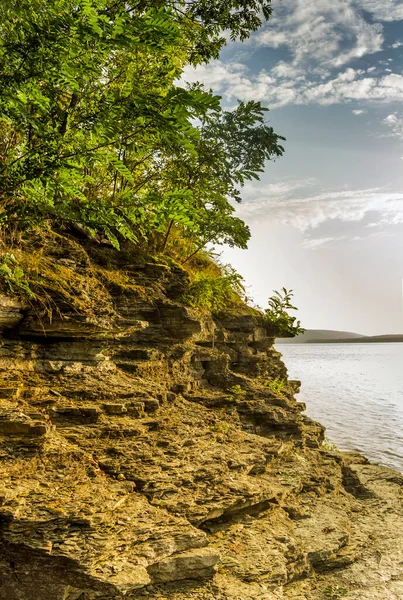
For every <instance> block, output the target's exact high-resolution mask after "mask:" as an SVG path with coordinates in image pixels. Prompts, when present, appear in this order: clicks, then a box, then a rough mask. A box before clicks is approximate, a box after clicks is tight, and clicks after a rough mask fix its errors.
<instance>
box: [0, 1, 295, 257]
mask: <svg viewBox="0 0 403 600" xmlns="http://www.w3.org/2000/svg"><path fill="white" fill-rule="evenodd" d="M260 11H262V12H260ZM269 14H270V3H269V2H267V1H263V0H232V1H230V2H224V0H197V1H186V2H185V1H183V2H181V1H179V2H173V1H169V0H164V1H162V0H157V1H153V2H151V1H149V0H134V1H133V2H132V3H130V4H128V3H127V2H126V1H124V0H77V1H75V2H72V0H24V2H21V0H5V2H4V3H3V14H2V22H1V23H0V114H1V117H0V156H1V162H2V164H1V166H0V225H1V226H2V227H3V229H7V228H16V227H17V228H19V229H24V228H30V227H42V226H45V225H46V226H50V227H57V228H60V227H68V226H69V224H75V225H80V226H81V227H82V228H85V229H86V230H87V232H88V233H89V234H92V235H94V234H96V233H98V234H101V235H103V236H106V237H108V238H109V240H110V241H111V242H112V243H113V244H114V245H115V246H116V247H118V246H119V240H121V239H125V238H126V239H129V240H131V241H133V242H136V243H138V242H139V240H141V239H142V238H145V239H148V238H150V236H152V235H154V233H155V234H156V235H157V236H160V239H161V242H162V247H165V246H166V244H167V243H168V240H169V235H170V231H171V230H172V227H178V228H179V229H180V231H181V233H182V235H184V236H187V237H189V238H190V239H191V240H192V241H193V242H194V245H195V248H198V247H202V246H203V245H204V244H206V243H207V242H209V241H214V242H225V243H229V244H232V245H238V246H241V247H245V246H246V242H247V239H248V237H249V230H248V228H247V227H246V226H245V224H244V223H243V222H242V221H241V220H240V219H237V218H236V217H235V216H234V215H233V212H234V208H233V206H232V204H231V200H235V201H239V200H240V191H239V188H240V187H242V185H243V184H244V182H245V181H246V180H247V179H250V178H255V177H258V174H259V172H261V171H262V169H263V166H264V163H265V161H266V160H269V159H271V158H273V157H275V156H280V155H281V153H282V151H283V149H282V147H281V146H280V145H279V143H278V142H279V140H281V139H282V138H280V136H277V135H276V134H275V133H274V132H273V130H272V129H271V128H270V127H268V126H267V125H265V123H264V118H263V111H264V109H263V108H262V107H261V106H260V104H259V103H246V104H242V103H241V104H240V105H239V107H238V108H237V109H236V110H235V111H233V112H224V111H222V109H221V107H220V99H219V98H218V97H217V96H214V95H213V94H212V93H211V92H206V91H205V90H203V89H202V87H200V86H193V87H191V88H189V89H183V88H180V87H178V86H177V85H176V83H175V82H176V81H177V80H178V78H179V76H180V74H181V72H182V70H183V67H184V66H185V65H186V64H188V63H189V62H191V63H193V64H196V63H197V62H200V61H202V60H205V61H207V60H209V59H210V58H212V57H214V56H217V53H218V51H219V48H220V47H221V46H222V44H223V43H224V41H223V37H222V32H223V31H224V30H229V31H230V33H231V36H232V37H233V38H234V39H235V38H240V39H244V38H245V37H247V35H249V33H250V31H252V30H253V29H255V28H256V27H258V26H259V24H260V22H261V18H268V16H269Z"/></svg>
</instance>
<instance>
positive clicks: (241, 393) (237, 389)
mask: <svg viewBox="0 0 403 600" xmlns="http://www.w3.org/2000/svg"><path fill="white" fill-rule="evenodd" d="M228 391H229V392H230V393H231V394H233V395H234V396H236V397H237V398H245V396H246V391H245V390H243V389H242V388H241V386H240V385H233V386H232V387H230V388H229V390H228Z"/></svg>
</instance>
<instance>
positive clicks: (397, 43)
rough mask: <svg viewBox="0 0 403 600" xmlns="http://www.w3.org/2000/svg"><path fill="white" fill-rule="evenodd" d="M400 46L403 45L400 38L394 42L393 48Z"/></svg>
mask: <svg viewBox="0 0 403 600" xmlns="http://www.w3.org/2000/svg"><path fill="white" fill-rule="evenodd" d="M400 46H403V42H401V41H399V40H398V41H397V42H395V43H394V44H392V45H391V48H393V49H394V50H396V48H400Z"/></svg>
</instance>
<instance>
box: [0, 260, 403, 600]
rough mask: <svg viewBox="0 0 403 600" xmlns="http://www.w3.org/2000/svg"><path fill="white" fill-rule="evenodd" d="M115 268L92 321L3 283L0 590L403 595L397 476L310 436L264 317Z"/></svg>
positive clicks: (181, 275) (172, 281) (10, 599)
mask: <svg viewBox="0 0 403 600" xmlns="http://www.w3.org/2000/svg"><path fill="white" fill-rule="evenodd" d="M63 260H65V261H67V262H66V265H68V268H70V269H72V270H73V271H74V270H75V271H77V269H78V270H79V268H80V267H79V265H77V264H76V263H75V261H74V258H73V259H72V258H71V257H70V258H69V257H65V258H64V259H63ZM69 261H70V262H69ZM119 268H120V269H123V268H124V270H125V272H126V273H127V274H128V276H130V277H131V278H132V279H133V281H135V282H136V286H132V287H130V286H127V287H126V288H124V287H122V286H121V287H119V285H112V284H111V283H110V285H109V286H108V294H109V301H110V306H109V305H108V307H106V305H103V304H102V302H100V303H99V307H98V312H99V315H100V318H99V319H98V320H97V319H94V318H93V317H92V318H88V317H87V316H86V315H85V313H83V312H81V313H80V312H79V311H77V310H72V309H71V310H69V308H68V307H64V310H63V315H62V314H56V316H53V318H52V321H51V322H49V319H47V318H45V317H43V316H42V315H41V314H40V313H38V311H37V310H35V309H34V308H32V307H29V306H25V305H23V304H21V303H19V302H18V301H17V300H15V299H13V298H6V297H2V298H1V302H0V325H1V327H2V329H3V335H2V340H1V349H0V369H1V373H0V377H1V381H0V398H1V404H0V406H1V410H0V468H1V482H0V501H1V502H0V534H1V538H0V599H1V600H79V599H80V600H93V599H103V600H106V599H108V600H109V599H112V598H113V599H120V598H133V599H146V598H147V599H154V598H155V599H157V598H159V599H160V600H163V599H165V600H167V599H169V600H185V599H194V600H207V599H218V600H224V599H233V600H252V599H256V600H258V599H261V600H263V599H265V600H273V599H280V598H284V599H287V598H290V599H291V598H293V599H295V600H296V599H298V600H315V599H318V600H321V599H324V598H331V599H337V598H342V597H343V598H348V599H356V600H365V599H368V600H375V599H379V600H381V599H382V600H386V599H389V598H390V599H396V598H403V509H402V498H403V494H402V490H403V477H402V476H401V475H400V474H398V473H395V472H393V471H390V470H389V469H386V468H382V467H378V466H374V465H370V464H368V463H367V461H366V460H365V459H364V458H362V457H360V456H358V455H352V454H344V455H343V454H341V453H339V452H337V451H330V450H329V449H327V448H326V447H325V446H323V439H324V429H323V427H322V426H321V425H319V424H318V423H315V422H313V421H311V420H310V419H309V418H308V417H307V416H305V414H304V412H305V406H304V405H303V404H301V403H299V402H297V401H296V399H295V398H294V394H295V393H296V392H297V391H298V382H292V381H288V382H287V379H286V377H287V373H286V369H285V367H284V365H283V363H282V362H281V356H280V355H279V353H278V352H276V351H275V350H274V348H273V341H274V336H275V335H276V331H274V330H270V328H269V327H268V326H267V324H266V323H265V322H264V321H263V319H262V318H260V317H259V316H257V315H254V314H250V312H248V311H247V310H241V309H238V310H237V311H236V312H233V314H226V315H220V316H218V317H215V318H213V317H212V316H211V315H209V314H205V313H201V312H198V311H196V310H193V309H190V308H188V307H186V306H184V305H183V303H182V302H181V297H182V294H183V289H184V287H185V285H186V274H185V272H182V271H181V270H180V269H175V268H168V267H167V266H166V265H158V264H155V263H147V262H144V263H143V264H140V263H138V264H136V265H131V264H129V263H127V264H125V265H122V264H121V265H120V266H119ZM150 289H152V290H153V294H152V299H150V298H148V296H147V293H145V292H147V290H150ZM140 291H141V293H140ZM80 293H83V292H80ZM108 311H109V312H108ZM112 312H113V319H111V318H108V319H106V318H105V319H104V321H105V323H104V325H103V324H102V323H103V321H102V316H103V315H104V313H105V314H106V313H108V315H109V313H110V314H112ZM109 316H110V315H109ZM279 382H281V384H279ZM285 382H286V383H285ZM308 414H309V410H308Z"/></svg>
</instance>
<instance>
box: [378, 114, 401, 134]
mask: <svg viewBox="0 0 403 600" xmlns="http://www.w3.org/2000/svg"><path fill="white" fill-rule="evenodd" d="M382 122H383V123H384V124H385V125H387V126H388V127H389V131H390V135H391V136H392V137H396V138H398V139H400V140H403V117H401V116H398V114H397V113H395V112H394V113H391V114H390V115H388V116H387V117H386V118H385V119H383V121H382Z"/></svg>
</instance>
